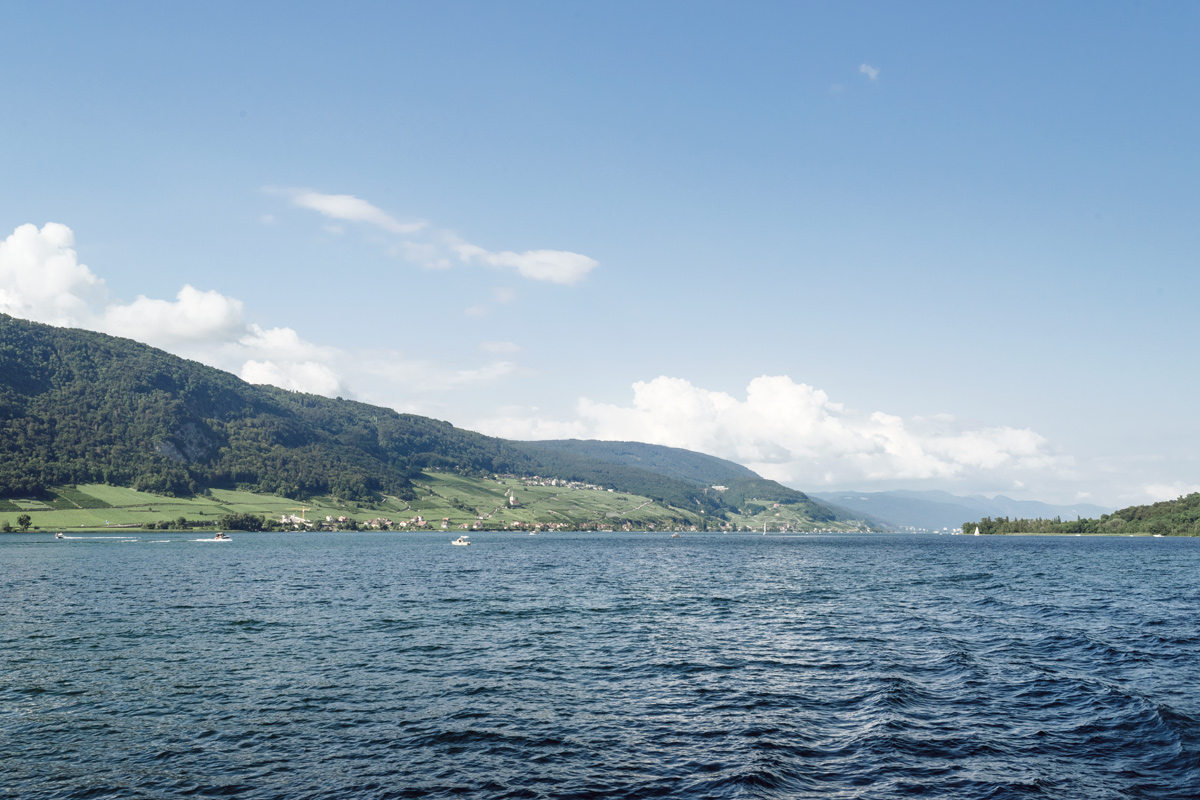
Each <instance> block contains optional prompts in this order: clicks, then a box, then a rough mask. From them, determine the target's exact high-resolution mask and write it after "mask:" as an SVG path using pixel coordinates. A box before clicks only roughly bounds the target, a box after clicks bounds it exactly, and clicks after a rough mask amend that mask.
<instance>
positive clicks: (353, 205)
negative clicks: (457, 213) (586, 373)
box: [271, 189, 597, 302]
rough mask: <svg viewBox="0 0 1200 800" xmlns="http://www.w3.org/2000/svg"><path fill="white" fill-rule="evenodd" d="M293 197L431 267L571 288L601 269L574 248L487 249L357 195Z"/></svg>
mask: <svg viewBox="0 0 1200 800" xmlns="http://www.w3.org/2000/svg"><path fill="white" fill-rule="evenodd" d="M271 191H279V190H271ZM291 196H292V203H293V204H295V205H297V206H299V207H301V208H307V209H311V210H313V211H317V212H319V213H321V214H324V215H325V216H327V217H332V218H334V219H340V220H347V221H354V222H366V223H369V224H371V225H375V226H376V227H379V228H381V229H383V230H385V231H387V232H389V233H393V234H398V235H400V236H402V237H404V238H402V239H401V240H400V241H396V242H393V243H392V244H391V245H389V247H388V251H389V252H390V253H392V254H393V255H397V256H399V257H401V258H404V259H405V260H407V261H410V262H412V263H414V264H418V265H420V266H422V267H426V268H430V269H446V268H448V267H450V266H451V265H452V263H453V260H454V258H455V257H456V258H457V260H458V261H459V262H460V263H465V264H482V265H485V266H490V267H496V268H498V269H512V270H515V271H516V272H517V274H518V275H520V276H521V277H524V278H529V279H530V280H535V281H548V282H550V283H558V284H563V285H567V286H569V285H573V284H576V283H579V282H580V281H581V280H583V279H584V278H585V277H586V276H587V274H588V273H589V272H591V271H592V270H593V269H595V268H596V266H597V262H596V260H595V259H593V258H590V257H589V256H585V255H582V254H580V253H573V252H571V251H569V250H525V251H522V252H516V251H513V250H501V251H492V250H487V249H485V248H483V247H480V246H478V245H475V244H471V243H468V242H464V241H463V240H462V239H460V238H459V237H458V236H457V235H455V234H453V233H451V232H450V231H448V230H444V229H438V228H433V227H431V226H430V225H429V223H427V222H424V221H421V222H400V221H399V220H396V219H395V218H393V217H392V216H391V215H389V214H388V213H387V212H385V211H383V210H382V209H380V208H378V207H377V206H374V205H372V204H371V203H369V202H367V201H366V200H363V199H361V198H359V197H355V196H354V195H349V194H322V193H320V192H315V191H312V190H308V189H305V190H293V191H292V192H291ZM417 233H422V234H423V236H422V237H421V238H413V237H412V235H413V234H417ZM500 302H507V301H505V300H500Z"/></svg>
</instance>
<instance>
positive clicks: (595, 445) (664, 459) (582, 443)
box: [530, 439, 758, 486]
mask: <svg viewBox="0 0 1200 800" xmlns="http://www.w3.org/2000/svg"><path fill="white" fill-rule="evenodd" d="M530 444H531V445H532V446H534V447H536V448H538V449H541V450H557V451H560V452H565V453H574V454H576V455H581V456H586V457H588V458H593V459H596V460H597V461H606V462H608V463H611V464H624V465H626V466H630V467H641V468H643V469H648V470H650V471H651V472H657V473H658V474H660V475H665V476H666V477H668V478H674V479H676V480H681V481H688V482H689V483H696V484H700V485H701V486H710V485H712V484H725V483H728V482H729V481H732V480H736V479H738V478H757V477H758V475H756V474H754V472H753V471H752V470H750V469H748V468H746V467H743V466H742V465H741V464H735V463H734V462H732V461H726V460H725V459H723V458H717V457H716V456H710V455H706V454H704V453H697V452H695V451H692V450H684V449H682V448H679V447H663V446H661V445H653V444H645V443H643V442H606V441H597V440H594V439H549V440H545V441H539V442H531V443H530Z"/></svg>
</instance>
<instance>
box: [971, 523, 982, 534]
mask: <svg viewBox="0 0 1200 800" xmlns="http://www.w3.org/2000/svg"><path fill="white" fill-rule="evenodd" d="M972 535H973V536H979V535H980V533H979V526H978V525H976V526H975V533H974V534H972Z"/></svg>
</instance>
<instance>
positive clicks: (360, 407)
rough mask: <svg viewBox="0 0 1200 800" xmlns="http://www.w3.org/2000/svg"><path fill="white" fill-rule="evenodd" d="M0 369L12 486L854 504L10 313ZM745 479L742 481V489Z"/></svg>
mask: <svg viewBox="0 0 1200 800" xmlns="http://www.w3.org/2000/svg"><path fill="white" fill-rule="evenodd" d="M0 375H3V376H4V377H3V380H2V381H0V456H2V458H0V496H10V497H13V496H18V495H21V494H29V493H36V492H38V491H44V490H46V489H48V488H49V487H52V486H56V485H58V486H61V485H69V484H76V483H88V482H98V483H106V484H111V485H121V486H128V487H130V488H135V489H140V490H143V491H151V492H155V493H159V494H163V495H166V496H172V495H178V496H190V495H193V494H195V493H196V492H197V491H199V490H201V489H203V488H204V487H216V488H244V489H251V490H254V491H260V492H265V493H273V494H279V495H282V496H286V497H294V498H297V499H300V498H303V497H307V496H313V495H326V494H327V495H332V496H338V497H343V498H347V499H364V498H369V497H372V496H375V495H378V494H379V493H388V494H392V495H395V496H399V497H405V496H410V495H411V493H412V491H413V483H412V479H413V478H414V477H416V476H418V475H420V474H421V472H422V471H423V470H426V469H432V470H441V471H450V472H459V473H462V474H471V475H477V476H489V475H493V474H516V475H537V474H542V475H553V476H555V477H557V478H560V479H564V480H570V481H580V482H585V483H591V484H600V485H604V486H607V487H610V488H613V489H616V490H619V491H623V492H627V493H630V494H636V495H640V496H645V497H648V498H650V499H652V500H655V501H658V502H661V503H663V504H665V505H666V506H670V507H676V508H685V509H687V510H688V511H690V512H694V513H703V514H710V515H714V516H717V517H722V516H724V515H725V514H726V513H730V512H734V511H736V510H737V503H739V502H740V503H743V504H744V503H746V502H753V501H754V499H756V498H759V496H760V495H762V496H767V495H770V496H771V497H778V498H779V499H778V500H775V501H774V502H781V503H788V504H793V505H800V504H804V505H805V508H806V509H807V510H808V511H811V512H812V513H811V514H810V516H812V517H813V518H814V519H823V520H829V521H836V520H838V519H839V517H840V516H841V515H839V514H838V513H836V512H833V511H831V510H829V509H827V508H825V507H824V506H821V505H820V504H819V503H816V502H814V501H812V500H811V499H810V498H808V497H807V496H806V495H805V494H804V493H802V492H798V491H796V490H793V489H788V488H787V487H783V486H781V485H779V484H777V483H775V482H774V481H765V480H764V479H762V478H759V477H758V476H757V475H755V474H754V473H753V472H752V471H750V470H748V469H746V468H744V467H741V466H740V465H736V464H733V463H732V462H726V461H724V460H722V459H717V458H715V457H713V456H707V455H705V454H698V453H693V452H692V451H684V450H679V449H678V448H661V447H659V446H657V445H645V444H642V443H631V444H632V445H633V447H632V450H634V451H636V452H635V453H634V454H633V456H632V457H633V458H635V459H641V460H642V462H643V463H650V464H651V465H652V466H655V465H656V466H657V468H658V469H659V470H663V469H664V466H663V463H662V462H663V461H668V462H669V461H672V459H674V460H675V462H676V463H675V465H674V466H673V467H672V468H671V469H667V470H666V472H668V473H672V474H664V473H663V472H662V471H654V470H653V469H647V468H645V467H644V466H637V465H634V464H630V463H623V460H622V458H624V457H621V458H618V457H617V455H615V454H613V453H611V452H610V454H609V458H608V459H607V460H605V459H601V458H594V457H591V456H589V455H587V454H586V453H583V452H579V450H580V448H579V447H575V446H566V447H564V446H561V444H559V445H557V446H556V445H555V443H553V442H552V443H550V444H549V445H547V444H542V443H537V442H518V441H512V440H505V439H499V438H496V437H490V436H486V435H484V434H480V433H475V432H473V431H467V430H464V429H461V428H456V427H455V426H454V425H452V424H451V423H449V422H444V421H441V420H435V419H431V418H428V417H421V416H417V415H413V414H400V413H398V412H396V411H394V410H392V409H387V408H382V407H377V406H371V405H368V404H365V403H360V402H357V401H353V400H343V399H340V398H339V399H330V398H326V397H321V396H318V395H311V394H304V393H300V392H290V391H286V390H284V389H279V388H277V387H273V386H261V385H251V384H249V383H246V382H245V381H243V380H241V379H240V378H238V377H236V376H234V375H232V374H230V373H227V372H223V371H221V370H218V369H216V368H213V367H209V366H206V365H204V364H200V363H198V362H194V361H188V360H186V359H183V358H180V357H178V356H174V355H172V354H170V353H167V352H165V351H162V350H159V349H157V348H153V347H151V346H149V345H145V344H141V343H138V342H135V341H132V340H129V339H120V338H117V337H112V336H108V335H106V334H101V333H95V332H91V331H82V330H76V329H68V328H57V327H53V326H49V325H42V324H40V323H34V322H28V321H25V320H19V319H16V318H13V317H10V316H7V315H2V314H0ZM582 447H583V449H589V448H590V449H593V450H597V451H603V450H604V449H605V448H609V449H610V450H611V445H610V444H608V445H606V444H596V445H584V446H582ZM625 449H626V450H630V449H631V448H629V447H627V448H625ZM681 454H685V455H681ZM626 455H629V454H626ZM697 470H699V472H697ZM713 470H716V472H717V473H721V474H731V475H736V474H741V475H742V477H735V478H733V479H731V480H730V481H729V483H730V484H731V491H732V492H733V493H732V494H728V495H726V493H724V492H719V491H713V490H711V487H710V486H708V485H706V483H705V482H704V481H701V480H699V478H701V477H704V478H707V477H708V476H709V474H715V473H712V471H713ZM676 475H685V476H687V477H688V479H684V478H681V477H676ZM738 481H743V482H745V483H744V484H742V486H741V488H740V489H735V487H734V486H733V484H736V483H737V482H738Z"/></svg>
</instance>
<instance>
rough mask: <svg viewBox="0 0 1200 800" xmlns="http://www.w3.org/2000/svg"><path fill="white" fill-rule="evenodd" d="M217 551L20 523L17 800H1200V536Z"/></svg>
mask: <svg viewBox="0 0 1200 800" xmlns="http://www.w3.org/2000/svg"><path fill="white" fill-rule="evenodd" d="M191 538H195V537H194V536H188V535H186V534H169V535H168V534H165V533H158V534H145V535H141V534H139V535H136V536H134V537H132V538H131V539H127V540H122V539H74V540H66V541H54V540H52V539H51V538H50V537H49V536H47V535H44V534H43V535H39V536H34V535H18V536H6V537H3V538H0V587H2V589H0V592H2V593H0V797H4V798H109V797H113V798H117V797H130V798H143V797H145V798H151V797H153V798H159V797H183V796H188V797H242V798H344V797H351V798H354V797H363V798H393V797H396V798H398V797H487V798H493V797H494V798H501V797H512V798H525V797H529V798H535V797H546V798H592V797H599V796H603V797H639V798H640V797H680V798H704V797H713V798H726V797H789V798H790V797H820V798H852V797H853V798H900V797H912V796H922V797H953V798H1007V797H1048V798H1089V800H1091V799H1093V798H1117V797H1121V798H1124V797H1146V798H1185V797H1196V796H1200V590H1198V588H1197V576H1200V540H1196V539H1151V538H1138V539H1130V538H1125V539H1092V538H1076V537H1067V538H990V537H989V538H976V537H948V536H942V537H938V536H930V537H913V536H826V537H816V536H807V537H805V536H796V537H780V536H766V537H763V536H719V535H691V536H687V535H685V536H684V538H682V539H675V540H672V539H668V538H666V537H665V535H662V534H656V535H647V534H625V535H622V534H563V535H542V536H537V537H532V536H525V535H513V534H492V535H477V536H475V537H474V542H475V544H474V545H473V546H471V547H467V548H463V547H451V546H450V544H449V539H450V538H451V537H450V535H448V534H444V533H442V534H400V535H395V534H337V535H323V536H322V535H296V534H292V535H282V534H280V535H276V534H240V535H238V534H235V541H233V542H232V543H228V544H209V543H200V542H193V541H183V540H186V539H191ZM164 539H174V540H175V541H162V540H164Z"/></svg>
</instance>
